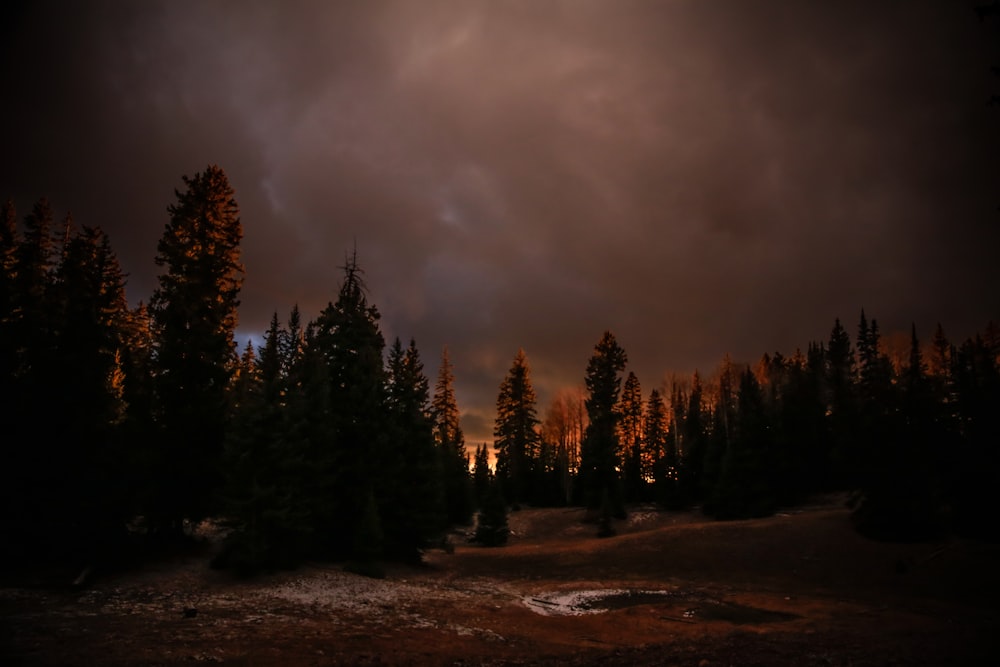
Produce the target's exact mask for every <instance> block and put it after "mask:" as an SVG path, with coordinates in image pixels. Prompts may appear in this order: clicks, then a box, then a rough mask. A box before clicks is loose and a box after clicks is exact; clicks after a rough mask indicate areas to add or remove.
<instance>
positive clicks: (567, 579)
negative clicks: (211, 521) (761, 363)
mask: <svg viewBox="0 0 1000 667" xmlns="http://www.w3.org/2000/svg"><path fill="white" fill-rule="evenodd" d="M582 516H583V515H582V511H580V510H575V509H547V510H533V509H529V510H523V511H520V512H516V513H513V514H512V515H511V517H510V525H511V529H512V532H513V534H512V537H511V541H510V544H509V545H508V546H507V547H504V548H499V549H485V548H481V547H477V546H472V545H467V544H464V543H462V542H461V541H458V545H457V548H456V550H455V553H454V554H446V553H444V552H430V553H428V554H427V557H426V566H424V567H418V568H408V567H402V566H392V567H390V568H389V569H388V577H387V578H386V579H383V580H374V579H366V578H364V577H359V576H357V575H353V574H349V573H347V572H344V571H343V570H342V569H341V568H339V567H336V566H331V565H310V566H307V567H303V568H300V569H299V570H297V571H293V572H284V573H277V574H273V575H268V576H265V577H261V578H259V579H256V580H252V581H239V580H234V579H233V578H231V577H230V576H229V575H227V574H226V573H221V572H216V571H213V570H211V569H209V568H208V566H207V561H208V558H209V556H210V554H202V555H198V556H188V557H185V558H179V559H176V560H172V561H168V562H160V563H151V564H149V565H148V566H146V567H145V568H144V569H142V570H140V571H136V572H131V573H127V574H121V575H117V576H114V577H106V578H104V579H99V580H97V581H96V582H95V583H94V585H93V586H92V587H91V588H90V589H89V590H86V591H74V590H71V589H60V590H53V589H40V588H35V587H19V586H16V585H14V586H7V587H5V588H2V589H0V619H2V626H0V627H2V630H3V634H2V636H0V637H2V644H0V650H2V651H3V652H4V654H3V655H2V656H0V657H5V658H6V659H5V660H3V661H0V662H2V663H3V664H15V665H16V664H24V665H73V664H79V665H92V664H106V665H180V664H190V663H191V662H216V663H225V664H236V665H299V664H303V665H321V664H322V665H325V664H392V665H396V664H399V665H421V664H464V665H469V664H484V665H499V664H577V665H583V664H598V663H600V664H602V665H626V664H629V665H631V664H638V665H644V664H646V665H652V664H657V665H659V664H678V665H685V664H690V665H723V664H734V665H757V664H760V665H776V664H777V665H781V664H789V665H876V664H878V665H884V664H924V665H933V664H960V663H973V662H977V661H980V660H988V659H989V658H992V657H993V646H992V636H993V635H994V634H995V633H996V631H997V630H1000V613H998V612H997V611H996V610H997V604H996V600H997V595H998V594H1000V577H998V574H997V572H998V570H997V568H998V566H1000V549H998V548H997V547H995V546H989V545H983V544H979V543H973V542H965V541H958V540H956V541H949V542H945V543H938V544H916V545H914V544H910V545H896V544H884V543H877V542H871V541H868V540H866V539H864V538H862V537H860V536H858V535H857V534H856V533H855V532H854V531H853V530H852V529H851V527H850V524H849V521H848V516H847V511H846V509H844V508H843V507H842V505H841V504H840V503H839V502H837V499H833V500H832V501H831V500H827V501H825V502H821V503H818V504H816V505H814V506H812V507H809V508H806V509H803V510H797V511H794V512H788V513H784V514H780V515H778V516H774V517H770V518H767V519H759V520H753V521H746V522H711V521H707V520H705V519H704V518H702V517H701V516H700V515H698V514H697V513H694V512H684V513H676V512H661V511H658V510H657V509H656V508H653V507H639V508H634V509H633V511H632V513H631V514H630V516H629V519H628V520H626V521H622V522H619V523H618V524H617V525H616V530H617V531H618V536H617V537H614V538H611V539H598V538H596V537H594V536H593V535H594V533H595V531H596V527H595V526H593V525H589V524H583V523H582V522H581V519H582ZM581 612H586V613H581Z"/></svg>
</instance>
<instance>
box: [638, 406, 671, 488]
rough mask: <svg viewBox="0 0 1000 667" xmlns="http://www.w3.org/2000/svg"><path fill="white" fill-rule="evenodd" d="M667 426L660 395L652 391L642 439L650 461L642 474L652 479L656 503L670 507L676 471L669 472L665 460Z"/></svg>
mask: <svg viewBox="0 0 1000 667" xmlns="http://www.w3.org/2000/svg"><path fill="white" fill-rule="evenodd" d="M667 425H668V420H667V407H666V405H665V404H664V402H663V397H662V396H661V395H660V390H659V389H653V390H652V391H651V392H649V400H648V401H647V402H646V421H645V424H644V428H643V439H644V440H645V443H646V451H647V452H648V453H649V454H650V460H649V466H648V468H646V469H645V470H644V473H643V474H644V475H646V476H648V477H650V478H652V479H653V481H654V485H655V486H654V488H655V491H656V499H657V501H658V502H661V503H663V504H664V505H668V506H672V505H673V503H672V502H671V500H672V493H671V488H670V487H671V486H672V482H673V481H674V477H673V476H674V475H676V473H677V470H676V469H673V470H671V465H670V462H669V461H668V459H667V454H666V450H667V440H668V432H667V428H668V426H667ZM675 463H676V462H675Z"/></svg>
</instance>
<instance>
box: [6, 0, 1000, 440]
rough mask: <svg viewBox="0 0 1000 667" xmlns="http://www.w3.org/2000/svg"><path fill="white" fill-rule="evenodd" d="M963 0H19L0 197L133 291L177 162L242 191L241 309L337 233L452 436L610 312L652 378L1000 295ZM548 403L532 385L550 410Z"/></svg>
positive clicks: (298, 269)
mask: <svg viewBox="0 0 1000 667" xmlns="http://www.w3.org/2000/svg"><path fill="white" fill-rule="evenodd" d="M977 4H981V3H979V2H976V1H975V0H968V1H967V0H942V1H940V2H916V1H913V2H910V1H908V2H901V1H900V2H871V1H868V0H866V1H863V2H861V1H859V2H803V1H801V0H789V1H785V2H779V1H769V0H760V1H754V2H748V1H745V0H713V1H710V0H659V1H654V0H634V1H632V0H604V1H597V0H566V1H556V0H523V1H522V0H492V1H489V2H487V1H478V0H420V1H419V2H416V1H407V0H399V1H398V2H395V1H391V0H386V1H382V0H374V1H366V2H360V1H359V2H349V1H346V0H340V1H334V0H330V1H316V2H276V1H273V0H269V1H266V2H255V1H253V0H232V1H227V2H221V1H213V0H203V1H199V2H194V1H190V2H189V1H184V0H169V1H162V2H161V1H157V0H142V1H141V2H135V1H129V0H120V1H105V0H91V1H88V2H83V1H80V2H12V3H5V9H3V10H0V12H2V14H0V26H2V27H0V30H2V33H0V37H2V43H0V49H2V63H0V90H2V91H3V102H2V103H0V121H2V124H0V127H2V133H3V134H2V136H3V142H2V144H0V197H11V198H13V200H14V201H15V203H16V204H17V206H18V210H19V212H20V213H22V214H23V213H26V212H27V211H28V210H29V209H30V206H31V204H32V203H33V202H34V201H35V200H36V199H37V198H38V197H39V196H42V195H45V196H47V197H48V198H49V199H50V201H51V202H52V204H53V206H54V208H55V210H56V213H57V215H58V216H59V217H62V216H64V215H65V214H66V213H67V212H72V215H73V217H74V219H75V220H76V221H77V222H78V223H80V224H90V225H100V226H101V227H102V228H104V229H105V230H106V231H107V232H108V233H109V234H110V236H111V240H112V244H113V246H114V248H115V250H116V252H117V253H118V255H119V258H120V260H121V262H122V265H123V267H124V269H125V270H126V271H127V272H128V273H129V283H128V294H129V298H130V300H132V301H133V302H137V301H139V300H146V299H148V297H149V295H150V294H151V292H152V290H153V288H154V286H155V284H156V274H157V267H156V266H155V265H154V263H153V257H154V255H155V252H156V242H157V240H158V239H159V237H160V235H161V234H162V232H163V228H164V225H165V224H166V222H167V214H166V207H167V206H168V205H169V204H170V203H171V202H172V201H173V200H174V195H173V192H174V189H175V188H177V187H181V176H182V175H184V174H187V175H193V174H194V173H195V172H197V171H201V170H202V169H204V168H205V166H207V165H208V164H210V163H211V164H218V165H219V166H221V167H222V168H223V169H224V170H225V171H226V173H227V174H228V175H229V178H230V181H231V183H232V184H233V186H234V188H235V189H236V197H237V200H238V202H239V204H240V208H241V217H242V222H243V226H244V234H245V237H244V243H243V258H244V263H245V265H246V268H247V278H246V282H245V285H244V290H243V293H242V301H243V305H242V307H241V312H240V319H241V321H240V334H241V336H243V337H245V336H247V335H258V334H259V332H261V331H262V330H263V328H264V327H265V325H266V323H267V320H268V319H269V318H270V315H271V313H272V312H275V311H277V312H278V313H279V315H280V316H281V317H282V318H285V317H286V316H287V313H288V311H289V310H290V308H291V306H292V305H293V304H295V303H298V304H299V305H300V307H301V309H302V311H303V314H304V315H305V316H306V317H307V318H312V317H315V316H316V315H317V314H318V312H319V311H320V309H322V308H323V306H325V305H326V303H327V302H328V301H329V300H330V299H331V298H333V297H334V295H335V293H336V290H337V288H338V286H339V283H340V278H341V270H340V269H339V268H338V267H340V266H342V265H343V264H344V258H345V254H346V253H348V252H350V251H351V248H352V247H353V245H354V243H355V242H356V243H357V249H358V255H359V260H360V263H361V266H362V267H363V268H364V270H365V271H366V277H367V283H368V286H369V289H370V298H371V301H372V302H373V303H375V304H376V305H377V306H378V307H379V309H380V310H381V312H382V314H383V320H382V326H383V331H384V333H385V334H386V337H387V339H388V340H390V341H391V340H392V338H393V337H395V336H399V337H401V338H402V339H403V340H404V341H406V340H407V339H409V338H411V337H413V338H415V339H416V341H417V344H418V347H419V348H420V349H421V352H422V355H423V357H424V361H425V364H426V366H427V370H428V373H429V374H430V375H431V377H432V378H433V377H434V375H435V374H436V370H437V366H438V360H439V357H440V351H441V349H442V347H443V346H445V345H447V346H448V348H449V350H450V354H451V358H452V361H453V363H454V365H455V374H456V378H457V383H456V384H457V390H458V398H459V402H460V408H461V409H462V410H463V412H464V413H465V417H464V419H465V422H464V423H465V427H466V433H467V437H468V438H469V439H470V440H471V441H472V443H471V444H475V443H476V442H477V441H482V440H486V439H488V438H490V437H491V429H492V419H493V405H494V402H495V400H496V392H497V388H498V386H499V384H500V382H501V380H502V379H503V377H504V375H505V373H506V371H507V369H508V368H509V367H510V364H511V361H512V360H513V357H514V355H515V353H516V352H517V349H518V348H519V347H523V348H524V350H525V351H526V353H527V355H528V360H529V363H530V364H531V367H532V373H533V379H534V383H535V386H536V389H537V390H538V393H539V395H540V402H542V403H544V402H545V401H546V400H548V398H550V397H551V396H552V395H553V393H554V392H555V391H556V390H557V389H558V388H560V387H562V386H565V385H572V384H578V383H580V382H581V381H582V378H583V374H584V371H585V368H586V364H587V359H588V358H589V356H590V354H591V352H592V350H593V346H594V344H595V343H596V342H597V340H598V339H599V338H600V336H601V334H602V332H603V331H605V330H608V329H610V330H611V331H613V332H614V333H615V335H616V337H617V338H618V340H619V342H620V343H621V345H622V346H623V347H624V348H625V350H626V352H627V353H628V355H629V360H630V369H632V370H634V371H635V372H636V373H637V375H638V376H639V379H640V380H641V381H642V383H643V388H644V392H645V393H648V391H649V390H650V389H652V388H653V387H656V386H659V384H660V383H661V382H662V381H663V379H664V377H666V376H667V374H668V373H670V372H677V373H681V374H685V375H686V374H689V373H690V372H692V371H693V370H695V369H696V368H697V369H701V370H702V371H703V372H710V371H711V370H712V369H713V368H714V367H715V366H716V364H717V363H718V361H719V360H720V359H721V357H722V355H723V354H725V353H727V352H728V353H729V354H731V355H732V357H733V358H734V359H735V360H737V361H753V360H756V359H757V358H759V357H760V356H761V355H762V354H763V353H764V352H774V351H775V350H780V351H782V352H785V353H791V352H794V350H795V348H796V347H805V346H806V344H807V343H808V342H809V341H810V340H819V339H825V338H826V337H827V336H828V334H829V331H830V327H831V325H832V323H833V319H834V318H835V317H841V318H843V319H844V320H845V322H846V323H847V325H848V329H849V331H851V332H852V333H853V331H854V328H855V323H856V322H857V317H858V314H859V311H860V309H861V308H862V307H864V308H865V309H866V312H867V313H868V315H869V316H870V317H871V316H874V317H876V318H878V320H879V322H880V325H881V327H882V329H883V331H888V332H891V331H893V330H907V331H908V330H909V326H910V322H911V321H913V322H916V324H917V326H918V329H919V331H920V332H922V334H923V335H924V336H929V334H930V333H931V331H932V329H933V327H934V325H935V323H936V322H939V321H940V322H941V323H942V324H943V325H944V326H945V329H946V332H948V333H949V334H950V335H951V336H952V337H953V338H963V337H965V336H967V335H969V334H971V333H974V332H975V331H977V330H982V328H983V327H984V326H985V324H986V323H987V322H988V321H989V320H991V319H994V320H1000V262H998V261H997V254H998V248H1000V211H998V206H1000V187H998V185H1000V183H998V181H1000V179H998V174H1000V168H998V160H1000V107H997V106H994V107H990V106H988V104H987V102H988V100H989V99H990V96H991V95H993V94H997V93H998V92H1000V79H998V78H997V77H995V76H993V75H992V74H991V72H990V66H991V65H997V64H1000V53H998V46H1000V40H998V37H1000V16H997V17H994V18H993V19H991V20H987V21H985V22H982V21H980V20H978V18H977V16H976V14H975V12H974V11H973V8H974V7H975V6H976V5H977ZM544 407H545V406H544V405H541V406H540V411H543V410H544Z"/></svg>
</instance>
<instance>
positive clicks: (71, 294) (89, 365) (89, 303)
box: [46, 227, 136, 558]
mask: <svg viewBox="0 0 1000 667" xmlns="http://www.w3.org/2000/svg"><path fill="white" fill-rule="evenodd" d="M49 291H50V302H51V304H52V314H53V317H54V320H53V337H52V347H51V349H50V352H49V356H48V359H47V363H46V367H47V368H49V369H50V371H49V378H50V381H49V383H48V384H49V407H50V409H51V410H52V415H53V419H52V420H50V436H51V437H50V439H49V442H50V443H51V444H52V446H54V447H57V448H60V450H59V451H53V452H50V453H49V455H50V457H51V458H50V464H49V470H50V473H52V474H53V475H54V476H53V478H52V482H53V487H52V488H51V489H50V490H49V491H48V494H47V495H48V496H49V498H50V499H52V500H53V501H54V502H57V503H59V504H60V505H61V507H59V508H58V509H57V514H58V516H59V517H61V518H62V520H63V521H65V522H66V523H67V529H68V531H69V535H68V536H71V537H72V539H73V541H74V542H75V543H76V544H77V545H78V546H84V547H85V550H86V551H88V552H90V553H91V554H92V556H93V557H94V558H96V557H98V556H99V555H100V552H105V553H107V550H109V549H112V548H113V546H114V545H113V543H114V542H117V541H118V540H120V539H121V538H122V537H123V535H124V533H125V523H126V521H128V520H129V519H130V518H131V514H130V513H131V511H133V510H134V509H135V508H134V507H133V505H132V501H133V498H132V497H131V493H130V490H129V488H128V486H127V484H128V480H129V479H130V478H131V477H133V476H134V475H135V473H136V471H135V470H132V469H130V468H129V467H127V465H126V464H127V458H126V456H125V452H124V451H123V449H122V447H123V446H124V443H123V441H122V438H121V434H120V428H121V426H122V424H123V423H124V421H125V418H126V410H127V405H126V403H125V394H124V384H125V375H126V371H125V368H124V367H123V361H122V352H121V351H122V348H123V347H124V345H125V344H126V343H127V338H128V333H127V329H128V324H129V315H130V313H129V309H128V303H127V301H126V298H125V278H124V274H123V273H122V271H121V267H120V266H119V264H118V259H117V258H116V257H115V254H114V252H113V251H112V249H111V243H110V240H109V239H108V237H107V236H106V235H105V234H104V233H103V232H102V231H101V230H100V229H99V228H91V227H83V228H82V229H81V230H79V231H77V232H75V233H74V234H73V235H72V236H71V237H69V238H68V239H67V241H66V242H65V245H64V247H63V249H62V253H61V260H60V263H59V266H58V268H57V270H56V273H55V276H54V281H53V283H52V285H51V287H50V288H49ZM60 472H61V474H60Z"/></svg>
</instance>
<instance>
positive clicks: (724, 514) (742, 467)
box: [711, 369, 777, 518]
mask: <svg viewBox="0 0 1000 667" xmlns="http://www.w3.org/2000/svg"><path fill="white" fill-rule="evenodd" d="M771 432H772V430H771V428H770V424H769V423H768V419H767V414H766V411H765V409H764V400H763V395H762V393H761V388H760V384H759V383H758V382H757V378H756V377H755V376H754V374H753V373H752V372H751V371H750V370H749V369H747V370H745V371H744V372H743V374H742V375H741V376H740V387H739V392H738V394H737V410H736V413H735V424H734V425H733V430H732V434H731V439H730V441H729V445H728V447H727V448H726V451H725V454H724V456H723V459H722V470H721V474H720V476H719V481H718V483H717V485H716V488H715V493H714V498H713V503H712V508H711V512H712V514H714V515H715V516H717V517H719V518H742V517H750V516H765V515H767V514H770V513H771V512H773V511H774V509H775V507H776V501H777V496H776V489H775V485H774V466H775V463H776V460H775V456H774V453H773V444H772V441H771V435H770V433H771Z"/></svg>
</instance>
